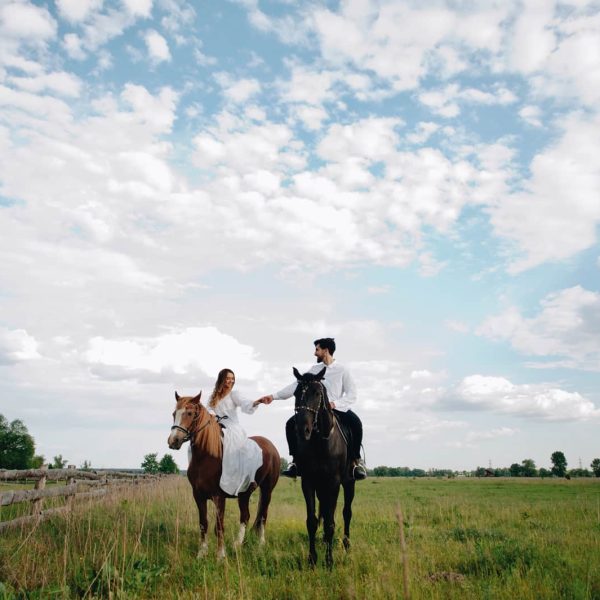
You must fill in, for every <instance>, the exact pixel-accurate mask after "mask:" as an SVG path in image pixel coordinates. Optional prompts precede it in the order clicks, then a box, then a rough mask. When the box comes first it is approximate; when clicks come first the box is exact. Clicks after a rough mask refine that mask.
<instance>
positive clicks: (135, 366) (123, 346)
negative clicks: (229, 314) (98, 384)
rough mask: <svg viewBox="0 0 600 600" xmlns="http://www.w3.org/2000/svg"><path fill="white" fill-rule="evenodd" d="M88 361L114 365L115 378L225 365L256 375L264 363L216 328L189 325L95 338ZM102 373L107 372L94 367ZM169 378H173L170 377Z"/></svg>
mask: <svg viewBox="0 0 600 600" xmlns="http://www.w3.org/2000/svg"><path fill="white" fill-rule="evenodd" d="M85 359H86V361H87V362H88V363H89V364H90V365H92V368H93V369H94V368H95V367H96V366H101V367H112V368H113V371H112V372H111V373H112V377H119V378H122V379H129V378H133V379H136V378H141V379H143V378H144V373H145V372H150V373H152V374H159V373H161V372H165V373H168V377H169V378H170V377H171V376H172V374H173V373H175V374H176V375H185V374H188V373H193V372H197V371H198V370H199V371H201V372H202V373H203V374H204V375H207V376H214V374H215V373H218V372H219V371H220V370H221V369H222V368H224V366H227V367H228V368H231V369H232V370H233V371H234V372H235V373H236V374H237V375H238V376H239V377H240V378H245V379H252V378H254V377H256V375H257V374H258V372H259V371H260V369H261V368H262V365H261V363H260V362H259V361H258V360H257V358H256V355H255V352H254V349H253V348H252V347H251V346H248V345H245V344H241V343H240V342H239V341H238V340H236V339H235V338H234V337H232V336H230V335H228V334H226V333H222V332H221V331H219V330H218V329H217V328H216V327H211V326H209V327H188V328H186V329H183V330H180V331H172V332H169V333H165V334H163V335H159V336H157V337H155V338H139V337H135V338H132V339H105V338H103V337H95V338H92V339H91V340H90V342H89V348H88V350H87V352H86V353H85ZM94 372H95V373H96V374H98V375H100V376H102V374H103V373H104V372H105V371H103V370H102V369H95V370H94ZM168 380H170V379H168Z"/></svg>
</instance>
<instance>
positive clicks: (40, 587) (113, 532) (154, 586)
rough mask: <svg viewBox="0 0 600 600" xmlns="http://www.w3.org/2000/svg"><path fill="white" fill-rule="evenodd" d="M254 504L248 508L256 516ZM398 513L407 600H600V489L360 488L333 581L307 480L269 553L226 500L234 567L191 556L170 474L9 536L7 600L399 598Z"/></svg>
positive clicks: (283, 505)
mask: <svg viewBox="0 0 600 600" xmlns="http://www.w3.org/2000/svg"><path fill="white" fill-rule="evenodd" d="M256 500H257V496H256V494H255V496H254V497H253V501H252V509H253V512H254V510H255V508H256ZM398 503H401V506H402V510H403V513H404V527H405V535H406V543H407V552H408V563H409V580H410V591H411V597H412V598H440V599H444V600H445V599H452V598H457V599H458V598H461V599H463V598H473V599H480V598H490V599H491V598H494V599H496V598H499V599H504V598H506V599H513V598H528V599H529V598H530V599H532V600H534V599H535V600H538V599H540V598H544V599H545V598H565V599H567V598H568V599H579V598H581V599H600V480H571V481H564V480H538V479H535V480H523V479H480V480H477V479H473V480H470V479H456V480H441V479H440V480H435V479H404V478H402V479H376V478H372V479H367V480H366V481H365V482H361V483H359V484H358V485H357V496H356V499H355V503H354V519H353V526H352V535H351V538H352V548H351V550H350V552H348V553H345V552H344V550H343V549H342V547H341V544H340V543H339V537H340V535H339V534H340V530H341V506H339V505H338V515H337V521H338V528H337V533H338V536H337V538H338V540H337V543H336V549H335V560H336V564H335V566H334V568H333V570H332V571H329V570H327V569H326V568H325V566H324V565H323V557H324V548H323V546H322V544H320V546H319V548H318V550H319V552H320V553H319V564H318V565H317V567H316V568H310V567H309V566H308V564H307V562H306V556H307V541H306V530H305V525H304V519H305V514H304V501H303V499H302V493H301V490H300V485H299V482H297V483H295V482H293V481H290V480H285V479H284V480H281V481H280V483H279V484H278V486H277V488H276V490H275V494H274V498H273V503H272V505H271V510H270V514H269V524H268V526H267V544H266V546H265V547H261V546H259V545H258V543H257V541H256V539H254V537H252V536H250V535H249V536H248V538H247V543H246V544H245V545H244V547H243V548H242V550H241V551H240V552H236V551H235V550H234V548H233V543H232V542H233V539H234V537H235V535H236V534H237V503H236V502H235V501H228V507H227V514H226V540H227V552H228V557H227V560H226V561H223V562H220V561H217V560H216V558H215V540H214V535H213V533H212V526H213V524H214V516H213V512H212V510H211V512H210V518H211V535H210V538H209V539H210V552H209V555H208V556H207V557H206V558H204V559H200V560H198V559H196V552H197V546H198V544H197V538H198V525H197V511H196V507H195V504H194V502H193V499H192V495H191V491H190V487H189V484H188V483H187V480H185V479H184V478H182V477H173V478H172V479H169V480H163V481H161V482H159V483H157V484H149V485H148V486H141V487H139V488H130V489H128V490H127V491H122V492H118V493H117V494H115V495H113V496H111V497H109V498H106V499H104V500H101V501H95V502H92V503H86V504H85V505H79V506H78V507H77V508H76V510H75V511H74V513H73V514H72V515H71V516H70V517H69V518H60V517H59V518H55V519H52V520H50V521H47V522H44V523H42V524H41V525H39V526H38V527H37V528H35V529H34V528H32V527H26V528H23V530H16V531H9V532H4V533H3V534H2V537H1V539H0V581H1V582H3V583H1V584H0V598H3V597H5V598H31V599H34V598H82V597H86V598H92V597H93V598H108V597H112V598H189V599H192V598H232V599H233V598H243V599H244V600H250V599H260V600H267V599H277V600H286V599H294V600H296V599H298V600H300V599H303V598H306V599H309V598H319V599H320V600H327V599H343V598H360V599H362V598H368V599H369V600H377V599H389V598H401V597H402V556H401V551H400V541H399V525H398V521H397V517H396V512H397V506H398Z"/></svg>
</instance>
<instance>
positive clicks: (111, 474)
mask: <svg viewBox="0 0 600 600" xmlns="http://www.w3.org/2000/svg"><path fill="white" fill-rule="evenodd" d="M158 477H159V476H158V475H146V474H143V473H127V472H117V471H103V472H98V471H80V470H76V469H46V468H42V469H29V470H24V471H13V470H3V469H0V483H4V482H7V481H33V482H35V483H34V488H33V489H21V490H7V491H0V507H2V506H9V505H11V504H18V503H20V502H31V509H30V511H29V514H28V515H25V516H21V517H17V518H15V519H11V520H9V521H0V531H2V530H4V529H7V528H9V527H17V526H19V525H23V524H26V523H30V522H39V521H41V520H44V519H47V518H48V517H51V516H53V515H56V514H59V513H64V512H68V511H70V510H71V509H72V508H73V502H74V501H75V500H80V499H84V498H96V497H101V496H104V495H106V494H107V493H108V492H109V491H112V490H114V489H116V488H118V487H122V486H129V485H135V484H140V483H147V482H151V481H156V480H157V479H158ZM48 481H66V485H60V486H58V485H57V486H53V487H51V488H46V482H48ZM47 498H65V504H64V505H63V506H58V507H55V508H46V509H44V500H45V499H47Z"/></svg>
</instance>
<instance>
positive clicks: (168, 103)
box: [0, 0, 600, 469]
mask: <svg viewBox="0 0 600 600" xmlns="http://www.w3.org/2000/svg"><path fill="white" fill-rule="evenodd" d="M0 56H1V58H0V239H1V242H0V398H2V407H1V412H2V414H4V415H5V416H6V417H7V418H8V419H15V418H20V419H23V420H24V421H25V423H26V424H27V426H28V427H29V429H30V431H31V433H32V434H33V435H34V437H35V439H36V442H37V447H38V448H37V449H38V451H39V452H41V453H43V454H44V455H45V456H46V457H47V458H51V457H52V456H54V455H56V454H59V453H60V454H62V455H63V456H65V457H66V458H68V459H69V460H70V462H72V463H74V464H81V463H82V462H83V461H84V460H89V461H91V462H92V464H93V465H94V466H97V467H109V466H110V467H131V466H137V465H139V463H140V462H141V460H142V457H143V456H144V454H146V453H148V452H158V453H159V454H160V455H162V454H163V453H165V452H167V451H168V449H167V446H166V438H167V435H168V431H169V427H170V422H169V420H170V413H171V410H172V403H173V394H174V391H175V390H177V391H178V392H179V393H180V394H186V393H189V394H192V393H197V391H198V390H199V389H202V390H204V394H205V395H208V394H209V393H210V390H211V388H212V384H213V382H214V379H215V376H216V374H217V372H218V370H219V369H220V368H222V367H225V366H227V367H229V368H232V369H233V370H234V371H235V372H236V374H237V386H238V388H239V389H240V391H242V392H243V393H244V394H246V395H247V396H248V397H251V398H254V397H258V396H259V395H262V394H264V393H268V392H273V391H276V390H277V389H279V388H281V387H283V386H284V385H286V384H287V383H289V382H290V377H291V369H292V366H296V367H298V368H299V369H300V370H302V369H303V368H308V367H309V366H310V364H311V363H312V341H313V340H314V339H315V338H318V337H323V336H334V337H335V338H336V340H337V343H338V352H337V354H336V356H337V358H338V360H339V361H340V362H343V363H344V364H346V365H347V366H348V367H349V368H350V369H351V370H352V373H353V374H354V377H355V379H356V381H357V385H358V389H359V401H358V403H357V405H356V412H357V413H358V414H359V415H360V416H361V417H362V419H363V422H364V425H365V450H366V455H367V462H368V464H369V465H370V466H376V465H378V464H387V465H390V466H396V465H402V466H404V465H408V466H413V467H421V468H430V467H443V468H453V469H471V468H474V467H476V466H478V465H482V466H487V465H488V464H490V463H491V464H492V465H494V466H507V465H510V464H511V463H513V462H521V461H522V460H523V459H525V458H533V459H534V460H535V461H536V463H537V464H538V466H548V465H549V463H550V458H549V457H550V454H551V453H552V452H553V451H555V450H562V451H563V452H565V454H566V456H567V460H568V461H569V464H570V465H571V466H578V464H579V461H580V460H581V463H582V464H583V465H584V466H587V465H589V463H590V461H591V460H592V459H593V458H595V457H598V456H599V455H600V446H599V445H598V442H597V437H598V436H597V429H598V423H599V419H600V393H599V392H598V384H599V382H600V377H599V373H600V341H599V340H600V285H599V283H600V278H599V271H600V247H599V244H598V225H599V223H600V163H599V162H598V160H597V156H598V155H600V113H599V112H598V108H597V107H598V106H599V105H600V102H599V101H600V8H599V6H598V3H597V2H587V1H585V0H571V1H569V2H555V1H552V0H543V1H539V2H528V1H526V2H510V1H509V2H497V3H495V2H478V1H472V2H464V3H457V2H444V1H442V0H440V1H431V2H408V1H406V2H404V1H403V2H399V1H394V2H391V1H383V0H378V1H375V0H347V1H345V2H305V3H296V2H292V1H288V0H279V1H271V2H262V1H259V0H237V1H222V2H195V3H186V2H183V1H181V0H122V1H105V0H56V1H55V2H30V1H25V0H0ZM289 414H291V403H290V402H287V403H286V402H280V403H275V404H272V405H270V406H268V407H260V409H259V410H258V412H257V413H256V414H255V415H253V416H252V417H245V418H244V420H243V422H244V425H245V427H246V429H247V431H248V432H249V433H250V434H256V433H260V434H263V435H267V436H268V437H270V438H272V439H273V440H274V441H275V443H276V444H277V446H278V447H279V449H280V451H281V453H282V454H283V455H286V454H287V451H286V446H285V442H284V423H285V420H286V419H287V417H288V416H289ZM176 459H177V460H178V462H179V464H180V465H181V466H184V465H185V463H186V456H185V453H183V452H181V453H178V454H177V456H176Z"/></svg>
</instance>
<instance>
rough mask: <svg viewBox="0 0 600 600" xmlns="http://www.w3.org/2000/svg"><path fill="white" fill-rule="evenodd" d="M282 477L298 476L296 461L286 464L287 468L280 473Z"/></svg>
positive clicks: (294, 477)
mask: <svg viewBox="0 0 600 600" xmlns="http://www.w3.org/2000/svg"><path fill="white" fill-rule="evenodd" d="M281 474H282V475H283V476H284V477H291V478H293V479H296V477H298V467H297V466H296V463H293V462H291V463H290V464H289V465H288V468H287V469H286V470H285V471H283V472H282V473H281Z"/></svg>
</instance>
